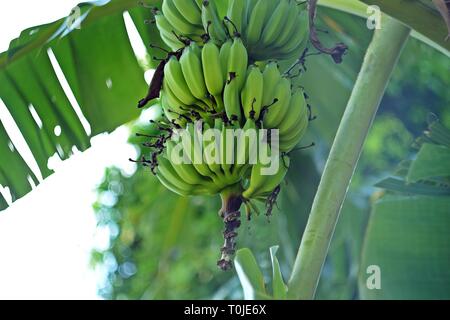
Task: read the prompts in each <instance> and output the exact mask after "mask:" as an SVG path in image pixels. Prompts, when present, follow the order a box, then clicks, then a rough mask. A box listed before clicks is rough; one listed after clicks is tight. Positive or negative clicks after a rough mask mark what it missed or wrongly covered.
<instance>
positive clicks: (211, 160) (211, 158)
mask: <svg viewBox="0 0 450 320" xmlns="http://www.w3.org/2000/svg"><path fill="white" fill-rule="evenodd" d="M222 125H223V123H222V120H220V119H216V121H215V125H214V127H213V128H210V126H209V125H208V124H205V127H204V129H205V130H208V129H211V130H214V131H210V132H211V134H212V136H211V137H209V138H211V140H209V141H208V140H207V139H203V156H204V159H205V162H206V164H207V165H208V167H209V169H210V170H211V171H212V172H214V174H215V175H216V176H217V179H216V180H217V181H220V182H222V181H225V178H224V174H223V172H222V167H221V165H220V162H221V161H220V139H221V131H219V130H220V129H219V128H222ZM213 153H214V154H213ZM225 185H226V183H225V184H223V185H221V186H225Z"/></svg>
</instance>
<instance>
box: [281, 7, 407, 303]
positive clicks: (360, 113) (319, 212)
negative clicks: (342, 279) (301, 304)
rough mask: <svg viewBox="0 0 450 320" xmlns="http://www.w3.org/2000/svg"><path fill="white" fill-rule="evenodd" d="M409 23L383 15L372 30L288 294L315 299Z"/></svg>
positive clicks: (314, 206) (291, 297) (295, 297)
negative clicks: (339, 219)
mask: <svg viewBox="0 0 450 320" xmlns="http://www.w3.org/2000/svg"><path fill="white" fill-rule="evenodd" d="M409 34H410V29H409V28H407V27H406V26H404V25H403V24H401V23H399V22H397V21H396V20H394V19H392V18H389V17H388V16H386V15H383V17H382V29H380V30H377V31H375V34H374V37H373V40H372V42H371V44H370V46H369V48H368V50H367V52H366V56H365V59H364V63H363V65H362V68H361V71H360V73H359V76H358V79H357V81H356V84H355V87H354V89H353V93H352V96H351V97H350V100H349V102H348V105H347V108H346V110H345V113H344V116H343V118H342V120H341V124H340V126H339V129H338V132H337V135H336V138H335V140H334V143H333V146H332V148H331V152H330V155H329V157H328V160H327V163H326V166H325V170H324V173H323V176H322V179H321V181H320V185H319V188H318V191H317V194H316V197H315V199H314V203H313V206H312V210H311V214H310V216H309V220H308V224H307V226H306V229H305V232H304V234H303V238H302V242H301V244H300V247H299V250H298V254H297V258H296V261H295V264H294V269H293V271H292V275H291V279H290V281H289V291H288V296H289V298H290V299H313V298H314V295H315V291H316V288H317V285H318V282H319V277H320V273H321V270H322V267H323V264H324V261H325V258H326V255H327V252H328V248H329V245H330V242H331V238H332V236H333V232H334V229H335V226H336V223H337V221H338V218H339V213H340V210H341V207H342V204H343V202H344V199H345V196H346V194H347V190H348V187H349V184H350V181H351V178H352V176H353V173H354V171H355V168H356V164H357V162H358V159H359V156H360V154H361V149H362V147H363V145H364V142H365V139H366V136H367V133H368V131H369V129H370V127H371V124H372V121H373V119H374V117H375V114H376V112H377V109H378V106H379V104H380V101H381V98H382V97H383V95H384V92H385V89H386V86H387V84H388V81H389V79H390V76H391V73H392V70H393V69H394V67H395V65H396V63H397V61H398V58H399V56H400V53H401V50H402V48H403V46H404V44H405V42H406V40H407V38H408V36H409Z"/></svg>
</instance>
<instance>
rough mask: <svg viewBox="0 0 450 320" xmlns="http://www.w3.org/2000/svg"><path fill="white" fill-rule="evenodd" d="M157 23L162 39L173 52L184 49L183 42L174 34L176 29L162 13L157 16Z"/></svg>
mask: <svg viewBox="0 0 450 320" xmlns="http://www.w3.org/2000/svg"><path fill="white" fill-rule="evenodd" d="M155 23H156V27H157V28H158V30H159V32H160V35H161V38H162V39H163V41H164V42H165V43H166V44H167V45H168V46H169V47H170V48H171V49H172V50H178V49H180V48H182V47H184V45H183V44H182V43H181V41H179V40H178V39H177V37H176V36H175V34H174V33H173V32H175V28H174V27H173V26H172V25H171V24H170V22H169V21H168V20H167V18H166V17H165V16H164V15H163V14H162V13H161V12H160V11H158V12H157V13H156V14H155Z"/></svg>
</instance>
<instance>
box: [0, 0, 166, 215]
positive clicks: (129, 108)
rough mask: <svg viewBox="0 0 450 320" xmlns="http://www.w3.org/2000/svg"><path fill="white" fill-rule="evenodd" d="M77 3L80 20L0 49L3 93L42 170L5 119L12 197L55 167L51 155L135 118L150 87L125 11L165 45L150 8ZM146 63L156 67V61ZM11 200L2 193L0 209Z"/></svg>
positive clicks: (65, 153) (5, 176)
mask: <svg viewBox="0 0 450 320" xmlns="http://www.w3.org/2000/svg"><path fill="white" fill-rule="evenodd" d="M146 3H147V4H153V5H155V4H158V3H159V1H153V0H152V1H146ZM78 7H79V8H80V17H79V19H78V20H76V21H75V22H73V21H72V20H73V19H72V20H71V18H70V17H67V18H63V19H60V20H58V21H55V22H53V23H50V24H46V25H43V26H37V27H33V28H30V29H27V30H24V31H23V32H22V33H21V35H20V36H19V38H17V39H15V40H13V41H12V42H11V44H10V47H9V49H8V51H6V52H4V53H2V54H0V84H1V85H0V99H1V100H2V101H3V103H4V104H5V105H6V107H7V109H8V111H9V112H10V114H11V115H12V117H13V119H14V121H15V123H16V124H17V126H18V127H19V129H20V132H21V134H22V135H23V137H24V138H25V141H26V143H27V145H28V147H29V149H30V151H31V152H32V154H33V156H34V158H35V160H36V162H37V165H38V167H39V172H37V173H36V172H32V171H31V169H30V168H29V166H28V165H27V163H25V162H24V160H23V158H22V157H21V155H20V154H19V153H18V152H17V151H16V149H15V146H14V142H12V141H11V139H10V137H9V136H8V134H7V132H6V131H5V129H4V127H3V125H2V126H1V127H0V150H1V151H2V152H1V155H2V157H1V160H0V184H1V185H2V186H3V187H8V188H9V190H10V192H11V197H12V200H13V201H15V200H17V199H19V198H20V197H22V196H24V195H25V194H27V193H28V192H29V191H30V190H31V184H30V183H29V181H30V180H32V181H33V184H35V185H37V184H38V183H39V179H38V178H37V177H39V176H42V177H43V178H46V177H48V176H49V175H50V174H51V173H52V171H51V170H50V169H49V168H48V166H47V161H48V159H49V158H50V157H51V156H53V155H54V154H57V155H58V156H59V157H60V158H62V159H67V158H68V157H69V156H70V155H71V154H72V150H73V147H76V148H77V149H78V150H81V151H82V150H85V149H87V148H88V147H89V146H90V142H89V141H90V137H92V136H94V135H97V134H99V133H102V132H111V131H113V130H114V129H115V128H116V127H118V126H120V125H121V124H123V123H126V122H128V121H130V120H132V119H134V118H136V117H137V116H138V114H139V110H138V109H137V108H136V105H137V101H139V99H140V98H142V97H143V96H144V95H145V93H146V91H147V84H146V83H145V81H144V71H145V70H144V68H142V67H141V65H140V63H139V62H138V60H137V59H136V56H135V54H134V52H133V49H132V47H131V44H130V41H129V37H128V34H127V30H126V27H125V23H124V17H123V12H125V11H127V10H129V13H130V16H131V18H132V19H133V21H134V23H135V26H136V28H137V30H138V31H139V33H140V35H141V38H142V39H143V41H144V42H145V43H150V42H152V43H156V44H161V40H160V38H159V35H158V33H157V32H156V27H155V26H154V25H146V24H145V20H150V19H151V13H150V9H148V8H144V7H143V6H142V5H139V4H138V2H137V1H134V0H133V1H132V0H111V1H94V2H89V3H82V4H80V5H79V6H78ZM75 26H77V27H78V26H79V29H78V28H75ZM149 51H150V50H149ZM150 54H151V56H154V55H155V56H158V55H161V52H151V51H150ZM52 60H53V61H52ZM55 60H56V62H55ZM148 65H149V67H152V66H154V65H155V61H152V60H150V61H149V62H148ZM59 68H60V70H59ZM58 71H62V73H63V75H64V77H65V79H66V80H67V83H68V86H69V87H70V90H71V92H72V93H73V96H74V97H75V99H76V102H77V103H78V105H79V108H80V109H81V113H82V115H81V116H80V114H79V113H77V111H76V106H75V107H74V106H73V105H72V103H73V101H70V100H69V97H68V95H70V93H69V94H66V92H65V91H64V89H63V85H62V84H61V82H60V81H61V77H60V76H58ZM63 81H64V80H63ZM35 114H37V116H38V118H39V120H40V122H41V123H39V121H36V120H35ZM83 117H84V118H85V119H83ZM83 121H87V124H86V122H84V124H83ZM57 127H58V128H60V131H61V133H60V134H58V135H57V134H55V128H57ZM36 176H37V177H36ZM6 207H7V204H6V202H5V200H4V199H3V197H1V200H0V210H2V209H5V208H6Z"/></svg>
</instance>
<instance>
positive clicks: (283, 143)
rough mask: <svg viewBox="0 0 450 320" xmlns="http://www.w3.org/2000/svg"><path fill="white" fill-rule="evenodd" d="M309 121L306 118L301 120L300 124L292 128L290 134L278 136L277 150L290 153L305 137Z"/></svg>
mask: <svg viewBox="0 0 450 320" xmlns="http://www.w3.org/2000/svg"><path fill="white" fill-rule="evenodd" d="M308 124H309V119H308V117H307V116H304V117H302V118H301V120H300V123H297V125H296V126H295V127H294V128H293V130H292V132H290V133H289V134H286V135H284V136H280V143H279V149H280V151H281V152H289V151H291V150H292V149H293V148H294V147H295V146H296V145H297V144H298V143H299V142H300V140H301V138H302V137H303V136H304V135H305V133H306V130H307V129H308Z"/></svg>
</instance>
